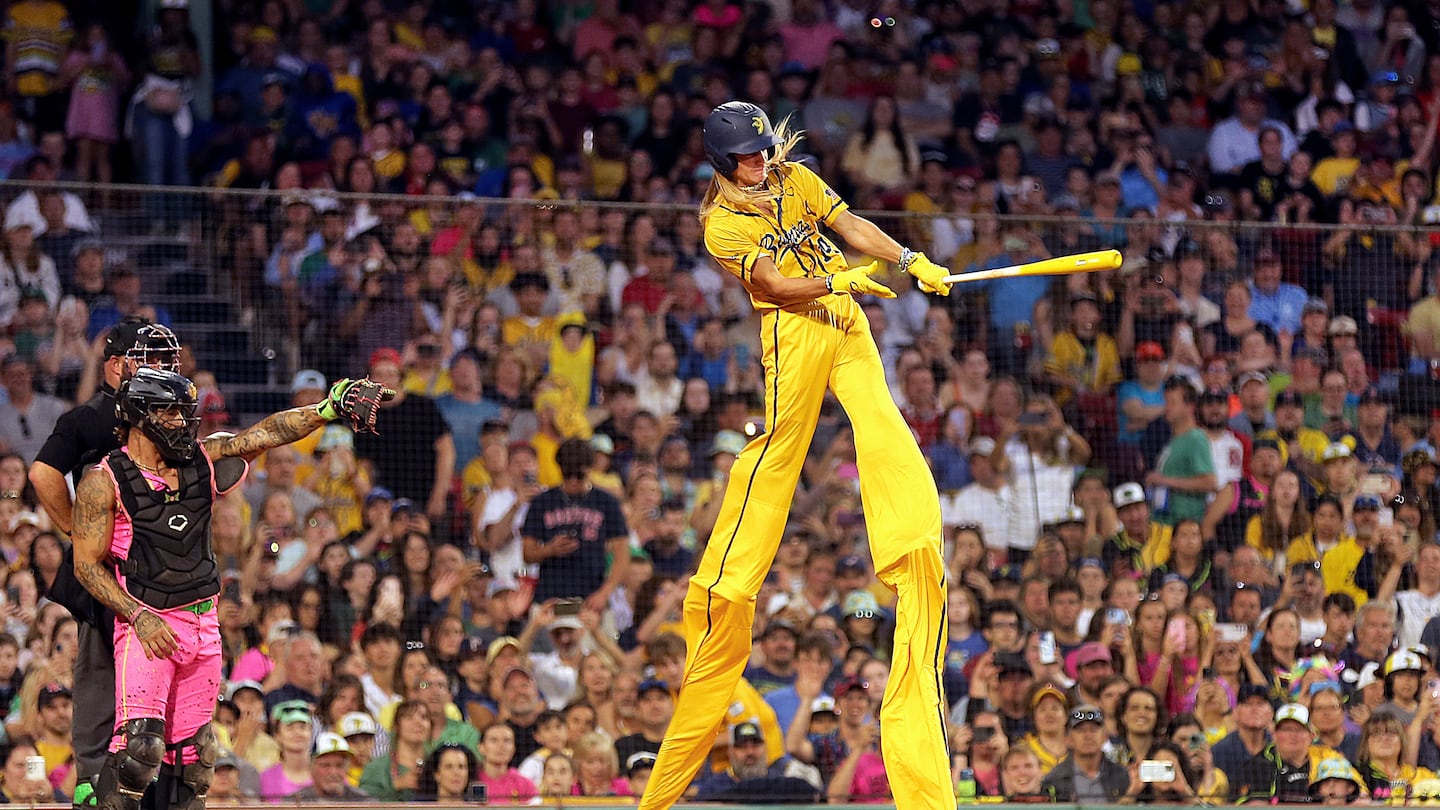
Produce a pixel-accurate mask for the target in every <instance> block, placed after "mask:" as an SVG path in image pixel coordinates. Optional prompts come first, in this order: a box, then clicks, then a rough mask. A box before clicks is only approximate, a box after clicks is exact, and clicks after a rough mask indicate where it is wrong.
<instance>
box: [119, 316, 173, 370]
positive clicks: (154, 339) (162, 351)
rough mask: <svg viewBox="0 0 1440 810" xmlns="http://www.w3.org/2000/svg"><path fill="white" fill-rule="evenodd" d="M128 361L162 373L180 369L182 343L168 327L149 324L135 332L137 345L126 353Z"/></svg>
mask: <svg viewBox="0 0 1440 810" xmlns="http://www.w3.org/2000/svg"><path fill="white" fill-rule="evenodd" d="M125 359H126V360H134V361H135V363H136V365H139V366H146V367H149V368H157V369H161V370H162V371H178V370H179V369H180V341H179V339H177V338H176V337H175V333H174V332H172V331H170V328H169V327H168V326H165V325H164V324H159V323H149V324H145V325H144V326H141V327H140V328H139V329H137V330H135V343H134V345H132V346H131V347H130V348H129V349H127V350H126V352H125Z"/></svg>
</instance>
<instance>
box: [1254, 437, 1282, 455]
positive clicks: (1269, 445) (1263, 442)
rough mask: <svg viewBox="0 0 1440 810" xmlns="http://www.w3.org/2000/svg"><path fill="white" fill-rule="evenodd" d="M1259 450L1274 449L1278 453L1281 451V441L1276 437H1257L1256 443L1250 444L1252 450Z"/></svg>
mask: <svg viewBox="0 0 1440 810" xmlns="http://www.w3.org/2000/svg"><path fill="white" fill-rule="evenodd" d="M1257 450H1274V451H1275V452H1277V453H1278V452H1280V443H1279V442H1277V441H1275V440H1274V439H1256V440H1255V443H1254V444H1252V445H1251V446H1250V452H1251V453H1254V452H1255V451H1257Z"/></svg>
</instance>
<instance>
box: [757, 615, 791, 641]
mask: <svg viewBox="0 0 1440 810" xmlns="http://www.w3.org/2000/svg"><path fill="white" fill-rule="evenodd" d="M782 632H783V633H789V634H790V635H791V636H792V637H793V638H797V639H798V638H800V631H799V630H796V629H795V625H793V624H791V623H789V622H787V621H783V620H781V619H773V620H771V621H770V622H769V623H767V624H766V625H765V632H763V633H761V634H760V638H761V639H767V638H769V637H770V636H771V635H772V634H774V633H782Z"/></svg>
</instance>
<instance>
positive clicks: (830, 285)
mask: <svg viewBox="0 0 1440 810" xmlns="http://www.w3.org/2000/svg"><path fill="white" fill-rule="evenodd" d="M825 292H828V293H831V294H832V295H833V294H834V293H835V275H834V274H833V273H832V274H830V275H828V276H826V277H825Z"/></svg>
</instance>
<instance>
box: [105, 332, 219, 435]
mask: <svg viewBox="0 0 1440 810" xmlns="http://www.w3.org/2000/svg"><path fill="white" fill-rule="evenodd" d="M167 331H168V330H167ZM197 399H198V392H197V391H196V390H195V383H192V382H190V380H188V379H186V378H185V377H182V376H180V375H179V374H176V373H175V372H173V371H165V370H163V369H158V368H149V367H142V368H139V369H136V371H135V373H134V374H133V375H132V376H131V377H130V378H129V379H127V380H125V381H124V382H122V383H120V390H119V391H117V392H116V394H115V418H116V419H118V420H119V422H120V425H121V427H122V428H130V427H135V428H139V429H140V432H141V433H143V434H145V436H146V438H148V439H150V441H152V442H154V443H155V446H156V447H157V448H159V450H160V456H161V457H162V458H164V459H165V460H166V461H169V462H183V461H189V460H190V459H192V458H194V457H195V449H196V447H197V446H198V444H199V442H198V437H199V435H200V417H199V416H196V415H195V411H196V408H197V405H198V402H197ZM172 410H174V411H175V412H174V413H167V412H169V411H172Z"/></svg>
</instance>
